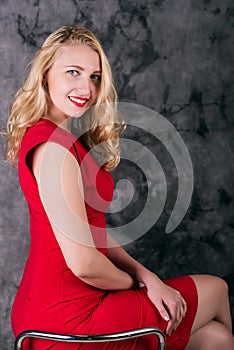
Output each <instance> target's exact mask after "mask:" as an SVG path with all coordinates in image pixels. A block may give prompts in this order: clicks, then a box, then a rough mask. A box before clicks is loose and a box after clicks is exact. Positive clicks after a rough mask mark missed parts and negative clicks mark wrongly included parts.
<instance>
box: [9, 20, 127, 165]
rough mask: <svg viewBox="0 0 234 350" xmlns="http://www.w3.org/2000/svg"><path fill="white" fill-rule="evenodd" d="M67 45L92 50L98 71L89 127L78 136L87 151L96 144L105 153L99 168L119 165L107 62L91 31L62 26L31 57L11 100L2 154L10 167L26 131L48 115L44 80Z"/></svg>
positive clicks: (117, 125) (117, 126) (121, 125)
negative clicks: (100, 73)
mask: <svg viewBox="0 0 234 350" xmlns="http://www.w3.org/2000/svg"><path fill="white" fill-rule="evenodd" d="M69 43H77V44H84V45H87V46H89V47H90V48H92V49H93V50H95V51H96V52H97V53H98V55H99V57H100V64H101V71H102V77H101V83H100V90H99V94H98V97H97V100H96V102H95V105H94V107H93V108H92V112H91V113H90V114H91V115H92V117H91V118H88V120H89V121H90V126H89V127H88V128H87V127H86V130H87V131H86V132H85V133H84V134H83V135H82V136H81V137H82V139H83V142H84V143H85V146H86V147H87V148H88V150H90V149H92V148H93V147H94V146H96V145H98V144H104V145H105V146H104V147H103V149H102V152H103V150H104V152H105V155H104V159H105V163H104V165H103V167H105V168H106V169H107V170H112V169H114V168H115V167H116V166H117V164H118V163H119V160H120V155H119V134H120V132H121V130H122V129H123V128H124V122H123V120H120V119H119V118H118V116H119V114H118V113H117V108H116V105H117V93H116V90H115V87H114V84H113V78H112V72H111V68H110V65H109V62H108V59H107V57H106V55H105V53H104V51H103V49H102V46H101V44H100V43H99V41H98V40H97V38H96V37H95V35H94V34H93V33H92V32H91V31H89V30H88V29H86V28H84V27H81V26H62V27H60V28H58V29H57V30H55V31H54V32H53V33H51V34H50V35H49V36H48V37H47V39H46V40H45V42H44V43H43V45H42V47H41V48H40V49H39V51H38V52H37V54H36V55H35V58H34V60H33V62H32V66H31V70H30V72H29V75H28V77H27V79H26V80H25V82H24V84H23V86H22V87H21V88H20V89H19V90H18V91H17V92H16V94H15V96H14V98H13V101H12V104H11V108H10V115H9V119H8V122H7V154H6V156H7V159H8V160H9V161H10V163H11V164H12V165H13V166H16V163H17V158H18V154H19V150H20V145H21V141H22V138H23V136H24V134H25V132H26V130H27V128H28V127H30V126H32V125H33V124H35V123H37V122H38V120H39V119H41V118H43V117H46V116H48V114H49V105H50V96H49V94H48V91H47V88H46V85H45V79H44V77H45V75H46V73H47V72H48V70H49V69H50V67H51V66H52V65H53V63H54V61H55V55H56V53H57V51H58V50H59V49H60V48H61V47H63V46H65V45H67V44H69ZM94 148H95V147H94ZM102 158H103V155H102Z"/></svg>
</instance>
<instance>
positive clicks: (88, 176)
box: [7, 26, 233, 350]
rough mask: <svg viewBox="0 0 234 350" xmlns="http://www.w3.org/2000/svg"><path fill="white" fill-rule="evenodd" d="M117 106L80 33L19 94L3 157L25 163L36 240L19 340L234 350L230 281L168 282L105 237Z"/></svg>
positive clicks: (20, 303)
mask: <svg viewBox="0 0 234 350" xmlns="http://www.w3.org/2000/svg"><path fill="white" fill-rule="evenodd" d="M115 104H116V92H115V89H114V86H113V81H112V75H111V69H110V66H109V63H108V60H107V58H106V56H105V54H104V52H103V49H102V47H101V45H100V43H99V42H98V40H97V39H96V37H95V36H94V35H93V34H92V33H91V32H90V31H89V30H87V29H85V28H83V27H80V26H66V27H61V28H59V29H58V30H56V31H55V32H53V33H52V34H51V35H49V37H48V38H47V39H46V40H45V42H44V44H43V45H42V47H41V48H40V50H39V51H38V53H37V54H36V56H35V59H34V61H33V63H32V67H31V71H30V73H29V75H28V78H27V80H26V81H25V83H24V84H23V86H22V88H21V89H20V90H19V91H18V92H17V93H16V95H15V98H14V100H13V102H12V106H11V114H10V117H9V120H8V130H9V134H8V154H7V155H8V159H9V161H10V162H11V164H12V165H16V163H18V173H19V180H20V184H21V187H22V190H23V192H24V195H25V198H26V200H27V203H28V207H29V213H30V234H31V242H30V251H29V256H28V260H27V264H26V267H25V270H24V274H23V278H22V281H21V284H20V287H19V290H18V292H17V295H16V298H15V301H14V304H13V308H12V327H13V331H14V334H15V335H17V334H19V333H20V332H21V331H23V330H26V329H38V330H43V331H52V332H58V333H71V334H82V333H93V334H94V333H108V332H117V331H123V330H128V329H134V328H138V327H144V326H157V327H159V328H161V329H162V330H163V331H164V332H165V334H166V335H167V349H168V350H170V349H174V350H175V349H178V350H181V349H185V348H186V349H190V350H191V349H196V350H198V349H200V350H203V349H204V350H209V349H210V350H215V349H219V350H220V349H223V350H231V349H233V337H232V335H231V317H230V310H229V301H228V291H227V286H226V284H225V282H224V281H223V280H221V279H219V278H216V277H213V276H203V275H200V276H191V277H190V276H183V277H178V278H174V279H170V280H166V281H162V280H160V279H159V278H158V277H157V275H155V274H154V273H153V272H151V271H149V270H148V269H146V268H145V267H144V266H142V265H141V264H140V263H139V262H137V261H136V260H134V259H133V258H132V257H130V256H129V255H128V254H127V252H125V251H124V249H123V248H122V247H120V246H118V244H117V243H116V242H114V241H113V240H112V239H111V238H110V237H109V236H108V234H107V231H106V224H105V210H107V208H108V205H109V203H110V201H111V198H112V191H113V180H112V177H111V174H110V170H112V169H114V168H115V167H116V166H117V164H118V162H119V149H118V136H119V132H120V129H121V128H120V126H121V123H119V122H118V116H117V112H116V109H115ZM74 120H77V122H78V123H77V128H78V131H79V127H81V126H82V125H83V126H84V125H86V129H85V130H84V133H83V134H82V133H81V132H80V137H79V139H78V138H77V137H75V136H74V135H73V133H72V123H71V121H74ZM87 121H89V124H88V127H87ZM99 144H102V145H104V147H102V148H101V152H100V150H99V152H96V153H97V154H96V158H95V157H94V156H92V155H91V154H90V153H89V151H90V150H91V149H94V148H95V146H96V145H99ZM98 154H99V156H98ZM100 154H101V158H102V160H101V161H100ZM103 159H104V161H103ZM100 164H101V166H100ZM156 341H157V340H156V339H155V338H154V336H147V337H142V338H139V339H135V340H125V341H122V342H119V343H105V344H101V345H98V344H95V345H91V344H89V345H77V344H68V345H65V344H62V343H57V344H52V342H51V341H42V340H39V339H38V340H36V339H34V340H31V343H29V342H28V343H25V349H29V348H30V349H34V350H36V349H38V350H42V349H49V348H53V349H90V350H91V349H95V350H98V349H106V350H107V349H108V350H109V349H118V350H121V349H124V350H127V349H129V350H130V349H139V350H143V349H144V350H145V349H155V348H156V347H155V346H156Z"/></svg>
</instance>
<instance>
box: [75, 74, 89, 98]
mask: <svg viewBox="0 0 234 350" xmlns="http://www.w3.org/2000/svg"><path fill="white" fill-rule="evenodd" d="M77 90H78V92H79V93H80V94H82V95H85V96H86V95H89V93H90V78H89V77H87V76H85V75H83V76H80V79H79V81H78V83H77Z"/></svg>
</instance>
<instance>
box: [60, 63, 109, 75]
mask: <svg viewBox="0 0 234 350" xmlns="http://www.w3.org/2000/svg"><path fill="white" fill-rule="evenodd" d="M66 68H78V69H80V70H82V71H84V70H85V69H84V68H83V67H81V66H77V65H76V64H69V65H68V66H66ZM93 73H99V74H101V73H102V72H101V71H100V70H95V71H94V72H93Z"/></svg>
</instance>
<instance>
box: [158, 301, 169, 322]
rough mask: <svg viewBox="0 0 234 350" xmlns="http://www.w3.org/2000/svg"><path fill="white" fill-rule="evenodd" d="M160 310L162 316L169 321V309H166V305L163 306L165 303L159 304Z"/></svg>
mask: <svg viewBox="0 0 234 350" xmlns="http://www.w3.org/2000/svg"><path fill="white" fill-rule="evenodd" d="M157 309H158V312H159V313H160V315H161V316H162V318H163V319H164V320H165V321H169V319H170V317H169V314H168V312H167V310H166V309H165V307H164V306H163V304H160V305H159V306H157Z"/></svg>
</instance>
